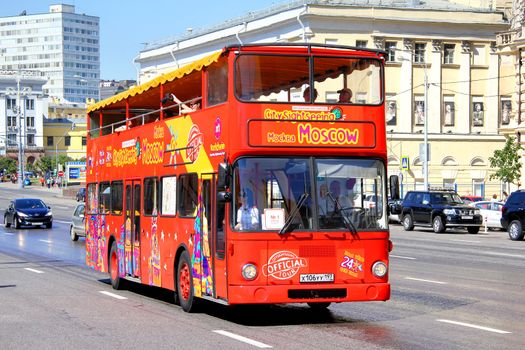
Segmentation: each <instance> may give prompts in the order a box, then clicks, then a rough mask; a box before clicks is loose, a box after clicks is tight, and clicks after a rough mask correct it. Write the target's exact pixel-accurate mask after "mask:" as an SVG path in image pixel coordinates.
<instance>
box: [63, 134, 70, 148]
mask: <svg viewBox="0 0 525 350" xmlns="http://www.w3.org/2000/svg"><path fill="white" fill-rule="evenodd" d="M64 145H65V146H71V136H66V137H64Z"/></svg>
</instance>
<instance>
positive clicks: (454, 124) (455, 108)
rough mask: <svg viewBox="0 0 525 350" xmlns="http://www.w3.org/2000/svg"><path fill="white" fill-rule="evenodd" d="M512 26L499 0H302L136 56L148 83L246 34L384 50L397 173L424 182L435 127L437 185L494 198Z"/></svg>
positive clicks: (412, 183)
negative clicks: (506, 39) (501, 49)
mask: <svg viewBox="0 0 525 350" xmlns="http://www.w3.org/2000/svg"><path fill="white" fill-rule="evenodd" d="M507 29H508V21H507V19H506V17H505V15H504V12H503V11H500V10H497V9H496V5H495V2H484V1H479V2H476V1H468V2H467V1H460V0H458V1H455V2H453V1H446V0H430V1H426V2H420V1H417V0H408V1H402V0H396V1H390V2H389V1H374V0H369V1H359V0H353V1H314V0H311V1H292V2H288V3H285V4H282V5H276V6H274V7H272V8H269V9H266V10H262V11H259V12H253V13H250V14H249V15H247V16H245V17H242V18H237V19H232V20H230V21H228V22H226V23H224V24H222V25H218V26H215V27H211V28H205V29H201V30H194V31H192V32H188V33H186V34H184V35H181V36H178V37H175V38H173V40H167V41H166V40H165V41H163V42H159V43H151V44H149V45H148V46H147V47H146V48H145V50H143V51H142V52H140V54H139V56H138V58H137V59H136V62H137V63H138V64H139V65H140V76H139V77H138V78H139V82H140V83H143V82H145V81H147V80H149V79H152V78H154V77H155V76H157V75H159V74H162V73H165V72H167V71H169V70H172V69H174V68H177V67H180V66H183V65H185V64H187V63H190V62H192V61H194V60H196V59H198V58H200V57H203V56H204V55H206V54H209V53H211V52H212V51H216V50H220V49H221V48H222V47H224V46H226V45H229V44H235V43H239V42H242V43H260V42H282V43H286V42H294V43H298V42H309V43H323V44H337V45H348V46H358V47H367V48H376V49H383V50H385V51H386V52H387V63H386V78H385V79H386V88H385V108H386V123H387V139H388V149H389V164H388V165H389V173H390V174H397V175H402V178H403V182H402V183H403V191H404V192H406V191H407V190H409V189H416V188H417V189H421V188H423V187H424V170H423V166H422V165H423V161H422V157H421V155H420V150H423V149H424V148H423V146H422V144H423V143H424V139H425V135H426V136H427V140H428V145H429V148H430V159H429V163H428V174H429V175H428V180H429V185H430V186H433V187H449V188H454V189H456V190H457V191H458V193H460V194H473V195H474V194H475V195H482V196H485V197H491V196H492V194H494V193H496V194H497V195H498V196H499V195H501V192H502V190H503V189H504V184H502V183H500V182H499V181H497V180H490V179H489V177H490V175H491V174H492V173H493V170H491V169H490V166H489V157H491V156H492V155H493V153H494V151H495V150H497V149H501V148H502V147H503V145H504V142H505V137H504V136H502V135H500V133H499V130H501V129H502V128H505V127H507V126H508V125H510V123H511V121H510V119H508V120H507V118H506V117H505V118H504V116H503V115H502V106H503V105H507V101H509V99H511V98H512V95H513V89H514V85H508V82H509V81H513V79H514V73H513V71H512V68H513V67H512V63H511V61H512V60H508V59H504V58H503V57H502V56H500V55H498V54H497V49H496V33H497V32H501V31H506V30H507ZM500 67H502V68H501V69H500ZM356 94H358V92H355V95H356ZM355 98H358V96H356V97H355Z"/></svg>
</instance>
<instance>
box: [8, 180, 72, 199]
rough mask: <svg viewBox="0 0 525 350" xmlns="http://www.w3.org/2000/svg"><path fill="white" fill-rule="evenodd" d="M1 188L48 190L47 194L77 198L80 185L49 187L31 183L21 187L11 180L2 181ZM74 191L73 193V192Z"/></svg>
mask: <svg viewBox="0 0 525 350" xmlns="http://www.w3.org/2000/svg"><path fill="white" fill-rule="evenodd" d="M0 187H1V188H8V189H12V190H17V189H18V190H20V191H37V192H46V193H47V194H51V195H53V196H54V197H67V198H75V194H76V192H77V189H78V186H75V187H68V188H65V187H64V188H59V187H51V188H47V186H43V187H42V186H40V185H31V186H25V187H24V188H20V184H19V183H11V182H0ZM70 188H74V191H71V190H69V191H68V189H70ZM71 192H73V194H71Z"/></svg>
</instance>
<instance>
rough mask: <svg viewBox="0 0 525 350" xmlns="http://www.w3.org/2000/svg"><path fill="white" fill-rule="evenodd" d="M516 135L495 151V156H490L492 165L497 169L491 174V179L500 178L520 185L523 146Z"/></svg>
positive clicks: (508, 182)
mask: <svg viewBox="0 0 525 350" xmlns="http://www.w3.org/2000/svg"><path fill="white" fill-rule="evenodd" d="M515 141H516V139H515V138H514V137H509V138H508V139H507V142H506V143H505V147H503V149H500V150H496V151H494V156H492V157H489V162H490V167H491V168H493V169H495V171H496V172H495V173H494V174H491V175H490V177H489V179H490V180H492V179H500V180H501V181H503V182H505V183H507V186H508V185H509V184H511V183H513V184H515V185H518V186H519V180H520V178H521V163H520V154H519V153H520V151H522V150H523V147H521V145H520V144H519V143H517V142H515Z"/></svg>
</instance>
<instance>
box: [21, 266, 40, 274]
mask: <svg viewBox="0 0 525 350" xmlns="http://www.w3.org/2000/svg"><path fill="white" fill-rule="evenodd" d="M24 270H27V271H31V272H34V273H44V271H40V270H35V269H32V268H30V267H24Z"/></svg>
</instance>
